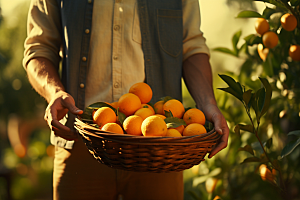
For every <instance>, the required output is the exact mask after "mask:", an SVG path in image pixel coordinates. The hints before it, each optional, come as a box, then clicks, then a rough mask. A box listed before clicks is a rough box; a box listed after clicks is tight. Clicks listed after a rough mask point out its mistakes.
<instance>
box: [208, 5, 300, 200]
mask: <svg viewBox="0 0 300 200" xmlns="http://www.w3.org/2000/svg"><path fill="white" fill-rule="evenodd" d="M253 2H255V3H258V2H261V3H264V4H265V9H264V10H263V12H262V13H259V12H257V11H255V10H243V11H241V12H240V13H238V15H237V18H238V19H239V18H256V21H255V23H254V24H253V26H254V27H255V30H254V32H253V33H252V34H250V35H248V36H246V37H244V38H243V39H241V35H242V31H238V32H236V33H235V34H234V36H233V37H232V44H233V45H232V48H226V47H218V48H215V49H214V50H215V51H219V52H222V53H226V54H229V55H232V56H235V57H237V58H239V59H243V60H244V62H243V64H242V65H241V66H240V67H239V68H238V69H239V71H238V73H236V74H235V73H230V72H229V74H230V75H231V76H228V75H220V77H221V79H222V80H224V81H225V82H226V83H227V84H228V87H227V88H220V89H221V90H223V91H225V92H226V93H229V94H231V95H233V96H234V97H235V99H236V100H237V102H240V103H242V105H243V107H244V111H245V114H246V116H247V117H248V118H247V119H245V118H243V117H240V118H239V120H240V121H238V120H237V119H234V120H233V119H232V118H230V117H229V118H228V121H229V123H230V121H231V120H233V121H235V122H237V125H236V126H234V130H233V131H234V132H235V133H237V135H238V136H240V138H242V137H243V136H242V135H240V134H241V133H242V134H249V133H250V136H249V137H248V136H247V137H248V139H247V140H246V142H241V143H239V144H240V145H241V146H240V148H239V151H241V152H244V154H243V155H246V156H244V159H243V160H242V162H241V163H242V166H243V167H245V166H248V171H251V170H252V172H255V173H256V174H260V176H261V179H262V180H263V181H266V182H268V183H270V184H269V185H270V187H274V188H275V190H276V191H279V194H280V199H296V196H297V195H299V183H300V181H299V175H300V174H299V161H298V156H299V148H298V145H299V144H300V126H299V122H300V117H299V115H300V98H299V97H300V79H299V75H300V63H299V61H300V46H299V45H300V37H299V34H300V33H299V30H300V21H299V20H300V15H299V14H300V13H299V5H300V1H299V0H290V1H289V0H257V1H254V0H253ZM238 19H237V20H238ZM233 76H234V78H232V77H233ZM235 79H237V81H236V80H235ZM239 114H240V113H239ZM250 138H251V139H250ZM249 177H250V176H249ZM250 179H251V180H252V181H258V180H257V179H255V178H253V177H252V178H251V177H250ZM248 181H249V179H248ZM257 190H260V188H259V187H257ZM275 190H274V191H275ZM239 192H241V191H237V193H239ZM246 199H250V198H249V197H247V198H246ZM272 199H273V198H272Z"/></svg>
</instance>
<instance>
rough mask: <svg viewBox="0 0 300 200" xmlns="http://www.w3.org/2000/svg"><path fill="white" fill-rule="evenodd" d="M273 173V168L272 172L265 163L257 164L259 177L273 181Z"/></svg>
mask: <svg viewBox="0 0 300 200" xmlns="http://www.w3.org/2000/svg"><path fill="white" fill-rule="evenodd" d="M275 173H276V171H275V170H274V171H273V173H272V172H271V170H270V169H269V168H268V167H267V165H265V164H261V165H260V166H259V174H260V177H261V179H262V180H264V181H270V182H274V180H275Z"/></svg>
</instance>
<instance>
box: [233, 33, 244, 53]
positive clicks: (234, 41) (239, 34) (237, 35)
mask: <svg viewBox="0 0 300 200" xmlns="http://www.w3.org/2000/svg"><path fill="white" fill-rule="evenodd" d="M241 35H242V31H241V30H240V31H238V32H236V33H235V34H234V35H233V37H232V46H233V50H234V54H235V55H236V56H238V55H239V49H238V47H237V44H238V42H239V40H240V37H241Z"/></svg>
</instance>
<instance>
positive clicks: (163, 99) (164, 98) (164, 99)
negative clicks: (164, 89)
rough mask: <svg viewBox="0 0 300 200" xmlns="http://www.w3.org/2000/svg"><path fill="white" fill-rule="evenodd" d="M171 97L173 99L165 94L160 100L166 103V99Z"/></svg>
mask: <svg viewBox="0 0 300 200" xmlns="http://www.w3.org/2000/svg"><path fill="white" fill-rule="evenodd" d="M171 99H173V98H172V97H170V96H165V97H162V98H161V100H162V101H163V102H164V103H166V102H167V101H169V100H171Z"/></svg>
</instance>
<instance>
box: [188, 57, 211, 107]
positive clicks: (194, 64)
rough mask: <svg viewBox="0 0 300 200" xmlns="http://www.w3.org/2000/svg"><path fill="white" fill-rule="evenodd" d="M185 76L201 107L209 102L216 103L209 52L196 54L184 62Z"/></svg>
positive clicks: (191, 92)
mask: <svg viewBox="0 0 300 200" xmlns="http://www.w3.org/2000/svg"><path fill="white" fill-rule="evenodd" d="M183 78H184V81H185V84H186V86H187V88H188V90H189V92H190V94H191V96H192V97H193V99H194V100H195V102H196V104H197V106H198V107H199V108H203V107H205V106H206V105H207V104H214V105H216V101H215V97H214V92H213V86H212V71H211V66H210V63H209V57H208V55H207V54H195V55H192V56H191V57H189V58H188V59H186V60H185V61H184V63H183Z"/></svg>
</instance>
